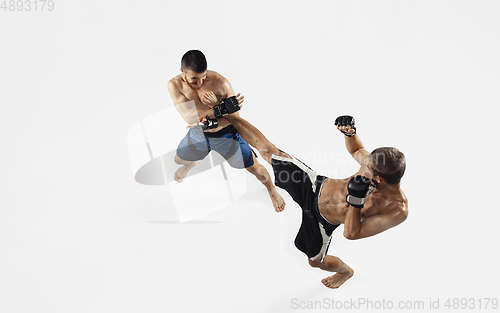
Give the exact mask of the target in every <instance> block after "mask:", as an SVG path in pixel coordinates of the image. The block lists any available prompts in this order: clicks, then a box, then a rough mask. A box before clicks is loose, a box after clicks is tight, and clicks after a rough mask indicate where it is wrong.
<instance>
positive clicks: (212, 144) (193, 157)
mask: <svg viewBox="0 0 500 313" xmlns="http://www.w3.org/2000/svg"><path fill="white" fill-rule="evenodd" d="M212 150H214V151H217V152H218V153H219V154H220V155H222V156H223V157H224V159H226V161H227V162H228V163H229V165H231V167H234V168H247V167H250V166H252V165H253V155H252V154H254V153H253V151H252V148H250V146H249V145H248V143H247V142H246V141H245V140H243V138H241V136H240V134H238V132H237V131H236V128H234V126H233V125H229V126H226V127H224V128H223V129H221V130H219V131H217V132H214V133H209V132H202V131H198V130H194V129H190V130H189V132H188V133H187V135H186V136H185V137H184V138H183V139H182V141H181V143H180V144H179V147H177V156H178V157H179V158H181V159H182V160H185V161H199V160H203V159H204V158H205V157H206V156H207V155H208V153H209V152H210V151H212Z"/></svg>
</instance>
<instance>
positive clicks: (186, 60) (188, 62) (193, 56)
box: [181, 50, 207, 74]
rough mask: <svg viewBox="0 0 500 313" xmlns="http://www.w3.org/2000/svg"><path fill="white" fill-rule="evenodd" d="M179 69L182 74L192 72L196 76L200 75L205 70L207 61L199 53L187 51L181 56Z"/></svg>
mask: <svg viewBox="0 0 500 313" xmlns="http://www.w3.org/2000/svg"><path fill="white" fill-rule="evenodd" d="M181 68H182V70H183V71H184V73H187V72H188V71H193V72H195V73H197V74H201V73H203V72H205V71H206V70H207V59H206V58H205V55H204V54H203V53H202V52H201V51H199V50H189V51H188V52H186V53H185V54H184V55H183V56H182V59H181Z"/></svg>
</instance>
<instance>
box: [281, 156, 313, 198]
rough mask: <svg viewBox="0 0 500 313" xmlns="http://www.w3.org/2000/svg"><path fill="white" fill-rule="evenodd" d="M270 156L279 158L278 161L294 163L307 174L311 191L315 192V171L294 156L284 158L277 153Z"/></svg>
mask: <svg viewBox="0 0 500 313" xmlns="http://www.w3.org/2000/svg"><path fill="white" fill-rule="evenodd" d="M271 158H272V159H275V160H279V161H285V162H290V163H292V164H295V165H296V166H297V167H298V168H300V169H301V170H303V171H304V172H306V174H307V175H308V176H309V179H311V183H312V191H313V192H314V193H316V177H317V176H318V174H316V172H315V171H313V170H312V169H310V168H308V167H307V166H306V165H305V164H304V163H302V162H300V161H299V160H297V159H296V158H295V157H294V156H292V158H291V159H289V158H285V157H281V156H279V155H276V154H273V155H272V156H271Z"/></svg>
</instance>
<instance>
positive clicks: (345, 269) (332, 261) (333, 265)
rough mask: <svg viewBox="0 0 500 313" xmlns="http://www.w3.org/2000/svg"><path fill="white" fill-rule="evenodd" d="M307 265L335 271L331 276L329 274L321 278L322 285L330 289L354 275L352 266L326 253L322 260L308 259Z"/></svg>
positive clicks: (337, 286)
mask: <svg viewBox="0 0 500 313" xmlns="http://www.w3.org/2000/svg"><path fill="white" fill-rule="evenodd" d="M309 265H311V266H312V267H318V268H320V269H322V270H324V271H328V272H335V273H336V274H335V275H333V276H329V277H327V278H324V279H323V280H321V282H322V283H323V285H325V286H326V287H328V288H332V289H336V288H339V287H340V286H341V285H342V284H343V283H345V282H346V281H347V280H348V279H349V278H351V277H352V276H353V275H354V271H353V269H352V268H350V267H349V266H347V264H345V263H344V262H342V260H340V259H339V258H337V257H335V256H331V255H326V256H325V258H324V259H323V262H319V261H311V260H309Z"/></svg>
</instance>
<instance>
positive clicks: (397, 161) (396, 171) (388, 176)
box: [370, 147, 406, 185]
mask: <svg viewBox="0 0 500 313" xmlns="http://www.w3.org/2000/svg"><path fill="white" fill-rule="evenodd" d="M370 168H371V169H372V171H373V174H375V175H377V176H380V177H381V178H383V179H384V180H385V181H386V183H387V184H389V185H394V184H399V182H400V181H401V177H403V174H404V173H405V169H406V157H405V155H404V154H403V153H402V152H401V151H399V150H398V149H396V148H392V147H383V148H377V149H375V150H373V152H372V153H371V154H370Z"/></svg>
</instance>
